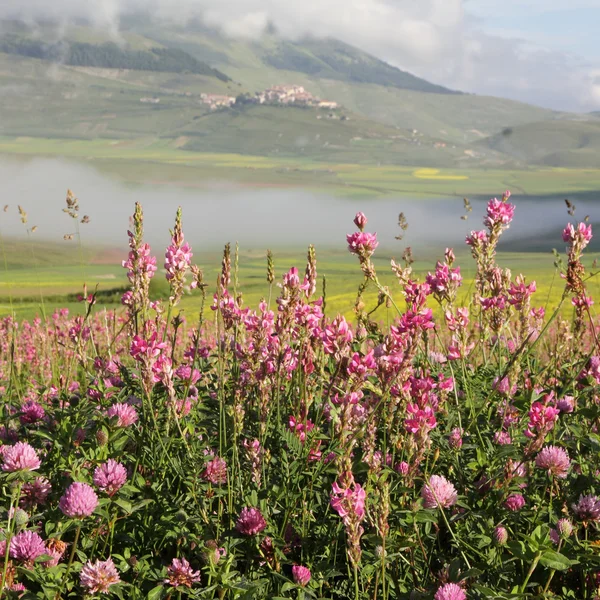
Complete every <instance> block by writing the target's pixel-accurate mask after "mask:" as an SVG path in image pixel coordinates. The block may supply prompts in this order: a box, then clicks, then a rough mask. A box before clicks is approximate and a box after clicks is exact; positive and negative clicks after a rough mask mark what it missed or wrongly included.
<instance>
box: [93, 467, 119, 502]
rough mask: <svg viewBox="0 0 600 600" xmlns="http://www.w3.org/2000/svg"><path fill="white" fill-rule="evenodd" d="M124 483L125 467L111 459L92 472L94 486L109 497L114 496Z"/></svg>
mask: <svg viewBox="0 0 600 600" xmlns="http://www.w3.org/2000/svg"><path fill="white" fill-rule="evenodd" d="M126 481H127V471H126V470H125V467H124V466H123V465H122V464H121V463H119V462H117V461H116V460H113V459H112V458H109V459H108V460H107V461H106V462H105V463H104V464H103V465H100V466H98V467H96V469H95V470H94V485H95V486H96V487H97V488H98V489H100V490H101V491H103V492H106V493H107V494H108V495H109V496H114V495H115V494H116V493H117V492H118V491H119V489H121V487H123V485H125V482H126Z"/></svg>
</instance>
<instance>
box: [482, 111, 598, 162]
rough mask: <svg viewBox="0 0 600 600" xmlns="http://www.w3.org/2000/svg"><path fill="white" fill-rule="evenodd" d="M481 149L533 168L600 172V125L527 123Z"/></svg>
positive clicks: (594, 122) (484, 142) (495, 137)
mask: <svg viewBox="0 0 600 600" xmlns="http://www.w3.org/2000/svg"><path fill="white" fill-rule="evenodd" d="M479 146H484V147H486V148H488V149H491V150H495V151H496V152H500V153H502V154H506V155H509V156H512V157H513V158H514V159H516V160H519V161H523V162H525V163H527V164H532V165H545V166H549V167H578V168H590V169H600V122H598V121H597V120H585V121H574V120H571V121H546V122H541V123H540V122H536V123H527V124H524V125H518V126H515V127H509V128H506V129H504V130H503V131H502V132H500V133H497V134H496V135H493V136H491V137H489V138H487V139H485V140H482V141H481V142H480V143H479Z"/></svg>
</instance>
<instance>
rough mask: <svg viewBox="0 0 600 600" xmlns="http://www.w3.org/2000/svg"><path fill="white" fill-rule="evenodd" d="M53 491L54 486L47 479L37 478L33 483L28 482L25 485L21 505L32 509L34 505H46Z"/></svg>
mask: <svg viewBox="0 0 600 600" xmlns="http://www.w3.org/2000/svg"><path fill="white" fill-rule="evenodd" d="M51 491H52V486H51V485H50V482H49V481H48V480H47V479H46V478H45V477H36V478H35V479H34V480H33V481H28V482H27V483H25V484H24V485H23V488H22V490H21V504H22V505H23V506H25V507H31V506H33V505H34V504H44V503H45V502H46V499H47V498H48V494H50V492H51Z"/></svg>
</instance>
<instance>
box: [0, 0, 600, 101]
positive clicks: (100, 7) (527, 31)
mask: <svg viewBox="0 0 600 600" xmlns="http://www.w3.org/2000/svg"><path fill="white" fill-rule="evenodd" d="M139 9H145V10H149V11H150V13H151V14H152V15H154V16H155V17H156V18H158V19H161V20H169V19H171V20H176V21H180V22H181V21H183V22H185V21H186V20H187V19H190V18H201V19H202V20H203V21H204V22H205V23H206V24H208V25H210V26H213V27H217V28H219V29H221V30H222V31H223V32H224V33H226V34H227V35H230V36H232V37H240V36H242V37H256V36H259V35H261V32H263V31H264V29H265V27H266V26H267V24H269V23H271V24H273V25H274V26H275V27H276V28H277V30H278V31H279V32H280V33H281V34H282V35H284V36H286V37H289V38H292V39H294V38H298V37H302V36H303V35H306V34H311V35H317V36H331V37H336V38H339V39H341V40H343V41H345V42H348V43H350V44H353V45H355V46H358V47H359V48H361V49H363V50H366V51H368V52H370V53H372V54H375V55H376V56H378V57H379V58H382V59H383V60H386V61H387V62H389V63H391V64H393V65H395V66H397V67H399V68H402V69H405V70H407V71H410V72H412V73H414V74H415V75H417V76H420V77H423V78H425V79H428V80H430V81H432V82H434V83H438V84H441V85H445V86H447V87H451V88H453V89H458V90H462V91H466V92H473V93H477V94H482V95H493V96H501V97H506V98H511V99H515V100H520V101H523V102H530V103H533V104H538V105H541V106H545V107H548V108H553V109H557V110H573V111H581V112H585V111H590V110H600V37H598V35H597V31H595V29H597V24H598V23H600V0H526V1H525V0H53V1H52V2H48V0H1V1H0V17H7V16H15V15H18V16H22V17H23V16H25V17H27V18H32V19H33V18H36V17H48V16H52V17H56V18H59V19H63V20H65V21H68V20H69V19H71V18H73V17H87V18H90V19H92V20H93V21H94V22H95V23H96V24H97V25H99V26H102V27H108V28H111V29H112V30H113V31H118V28H119V17H120V15H121V14H123V13H125V12H128V11H131V10H139Z"/></svg>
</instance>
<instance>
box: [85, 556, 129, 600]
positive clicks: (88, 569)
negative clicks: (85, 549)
mask: <svg viewBox="0 0 600 600" xmlns="http://www.w3.org/2000/svg"><path fill="white" fill-rule="evenodd" d="M120 581H121V578H120V577H119V573H118V571H117V568H116V567H115V565H114V563H113V561H112V558H109V559H107V560H96V561H95V562H92V561H91V560H88V561H87V563H86V564H85V565H84V566H83V568H82V569H81V572H80V574H79V582H80V583H81V586H82V587H84V588H85V589H86V591H87V592H89V593H90V594H97V593H101V594H108V593H109V591H110V590H109V588H110V586H111V585H114V584H115V583H119V582H120Z"/></svg>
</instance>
